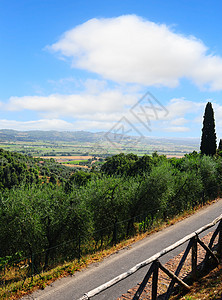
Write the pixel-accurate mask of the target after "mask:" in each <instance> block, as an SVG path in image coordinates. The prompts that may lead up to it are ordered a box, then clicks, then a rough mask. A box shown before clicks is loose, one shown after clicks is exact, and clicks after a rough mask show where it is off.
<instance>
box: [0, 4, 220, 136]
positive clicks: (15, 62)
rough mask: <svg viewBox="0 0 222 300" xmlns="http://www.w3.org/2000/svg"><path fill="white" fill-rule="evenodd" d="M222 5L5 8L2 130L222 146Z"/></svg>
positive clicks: (0, 45) (0, 28)
mask: <svg viewBox="0 0 222 300" xmlns="http://www.w3.org/2000/svg"><path fill="white" fill-rule="evenodd" d="M221 11H222V2H221V1H220V0H215V1H210V0H180V1H178V0H168V1H166V0H137V1H135V0H121V1H120V0H118V1H116V0H112V1H111V0H106V1H100V0H93V1H92V0H63V1H61V0H0V129H16V130H59V131H77V130H86V131H91V132H98V131H103V132H108V133H110V132H113V133H122V134H126V133H127V134H130V135H139V136H150V137H166V138H167V137H178V138H185V137H192V138H200V136H201V129H202V122H203V115H204V109H205V106H206V103H207V102H211V103H212V105H213V109H214V114H215V122H216V133H217V138H218V140H219V139H220V138H222V38H221V28H222V18H221Z"/></svg>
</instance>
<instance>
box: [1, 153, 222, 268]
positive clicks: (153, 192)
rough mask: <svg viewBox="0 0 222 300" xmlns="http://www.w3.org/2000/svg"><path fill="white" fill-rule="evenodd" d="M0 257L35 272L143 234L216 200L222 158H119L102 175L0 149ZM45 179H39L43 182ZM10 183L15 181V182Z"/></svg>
mask: <svg viewBox="0 0 222 300" xmlns="http://www.w3.org/2000/svg"><path fill="white" fill-rule="evenodd" d="M0 154H1V166H0V167H1V172H0V174H1V181H0V182H1V190H0V258H4V257H9V256H10V257H12V258H14V259H16V257H17V255H18V254H19V255H20V256H22V257H31V258H32V262H34V264H35V267H36V269H38V268H46V267H48V266H49V265H51V264H52V262H54V261H55V260H57V261H58V260H59V261H61V260H63V259H66V260H67V259H73V258H75V257H78V256H79V255H80V252H81V251H83V249H81V245H83V244H84V245H87V246H86V248H85V249H86V250H85V251H90V247H94V248H93V249H95V248H97V247H102V246H103V245H105V244H106V245H107V244H113V243H116V242H117V241H118V240H121V239H123V238H125V237H127V236H129V235H131V234H133V233H134V232H135V230H136V228H137V227H138V225H139V228H140V230H146V229H147V228H149V227H151V226H152V225H153V224H154V223H155V222H156V221H157V220H165V221H166V220H167V219H168V218H170V217H172V216H175V215H177V214H180V213H181V212H182V211H184V210H186V209H190V208H193V207H194V206H195V205H197V204H200V203H205V202H206V201H207V200H209V199H213V198H215V197H217V196H218V195H220V192H221V190H222V158H221V157H220V156H217V157H212V156H205V155H200V154H198V153H196V152H194V153H192V154H189V155H185V157H183V158H180V159H178V158H171V159H167V158H166V157H165V156H159V155H158V154H157V153H154V154H153V155H152V156H147V155H145V156H143V157H138V156H136V155H134V154H127V155H124V154H118V155H115V156H113V157H109V158H107V159H106V162H105V163H104V165H103V166H102V168H101V171H100V172H98V171H97V172H94V171H91V172H83V171H76V172H75V173H73V171H72V172H71V171H70V168H69V169H68V170H69V171H68V170H67V169H64V168H63V166H61V165H59V164H56V163H55V161H54V160H49V161H41V160H40V159H33V158H30V157H26V156H22V155H20V154H16V153H14V154H13V153H9V152H6V151H1V152H0ZM44 177H45V178H47V180H43V178H44ZM15 178H16V179H15Z"/></svg>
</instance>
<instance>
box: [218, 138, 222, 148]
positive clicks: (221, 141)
mask: <svg viewBox="0 0 222 300" xmlns="http://www.w3.org/2000/svg"><path fill="white" fill-rule="evenodd" d="M218 151H222V139H220V142H219V145H218Z"/></svg>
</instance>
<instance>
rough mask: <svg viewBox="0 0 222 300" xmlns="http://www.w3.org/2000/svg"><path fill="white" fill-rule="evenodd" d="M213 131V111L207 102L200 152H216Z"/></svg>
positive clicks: (209, 153) (211, 153)
mask: <svg viewBox="0 0 222 300" xmlns="http://www.w3.org/2000/svg"><path fill="white" fill-rule="evenodd" d="M216 139H217V138H216V133H215V121H214V111H213V108H212V104H211V103H210V102H208V103H207V105H206V108H205V114H204V119H203V128H202V137H201V145H200V151H201V154H206V155H211V156H212V155H214V154H216V149H217V143H216Z"/></svg>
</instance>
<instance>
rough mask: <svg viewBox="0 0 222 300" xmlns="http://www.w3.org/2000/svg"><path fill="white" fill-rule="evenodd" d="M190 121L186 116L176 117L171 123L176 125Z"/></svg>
mask: <svg viewBox="0 0 222 300" xmlns="http://www.w3.org/2000/svg"><path fill="white" fill-rule="evenodd" d="M187 122H188V121H187V120H186V119H185V118H176V119H174V120H172V121H171V122H170V123H171V124H172V125H176V126H181V125H184V124H186V123H187Z"/></svg>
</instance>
